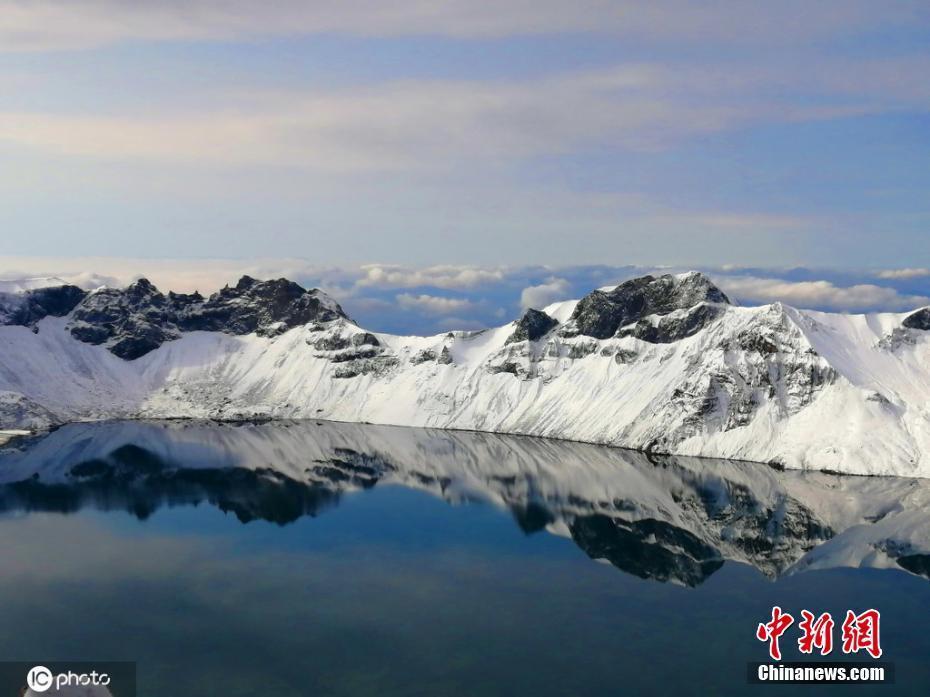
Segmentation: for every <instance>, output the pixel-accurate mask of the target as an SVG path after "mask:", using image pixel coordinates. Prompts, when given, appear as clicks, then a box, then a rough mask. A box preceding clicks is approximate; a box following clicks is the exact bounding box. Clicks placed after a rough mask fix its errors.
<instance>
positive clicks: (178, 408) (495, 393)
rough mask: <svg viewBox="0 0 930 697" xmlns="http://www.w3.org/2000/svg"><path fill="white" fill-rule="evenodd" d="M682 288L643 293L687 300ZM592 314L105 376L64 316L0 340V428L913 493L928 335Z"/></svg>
mask: <svg viewBox="0 0 930 697" xmlns="http://www.w3.org/2000/svg"><path fill="white" fill-rule="evenodd" d="M698 277H699V275H696V274H685V275H681V276H677V277H662V278H661V279H658V280H655V279H654V280H653V282H650V283H659V282H660V281H661V282H662V283H664V284H665V287H672V288H675V289H678V288H679V287H684V286H687V288H686V290H687V292H686V293H683V294H682V293H679V295H678V296H676V298H679V299H680V297H688V298H691V295H692V293H691V290H689V289H690V288H691V286H693V284H694V283H696V282H697V281H695V279H697V278H698ZM649 287H650V288H652V285H650V286H649ZM619 288H620V287H618V289H619ZM676 292H677V290H676ZM316 293H317V295H316V296H315V297H317V298H320V297H322V294H319V292H318V291H316ZM599 293H600V295H598V294H599ZM603 296H604V294H603V293H602V292H601V291H596V292H595V293H593V294H592V295H591V296H588V298H586V299H585V300H583V301H581V302H579V303H577V304H576V303H575V302H574V301H573V302H567V303H558V304H556V305H554V306H550V307H549V308H546V311H547V313H548V314H549V315H550V316H552V317H554V318H555V319H557V320H559V324H558V325H557V326H556V327H555V328H554V329H552V330H551V331H549V332H548V333H547V334H546V335H545V336H543V337H541V338H539V339H538V340H535V341H510V342H509V341H508V339H510V338H511V335H512V334H513V332H514V329H515V326H516V325H515V323H511V324H508V325H505V326H503V327H499V328H496V329H489V330H486V331H480V332H453V333H449V334H445V335H437V336H434V337H412V336H411V337H404V336H394V335H388V334H372V333H369V332H365V331H364V330H363V329H361V328H360V327H358V326H356V325H355V324H354V323H353V322H352V321H351V320H349V319H348V318H346V317H344V316H338V317H337V318H336V319H330V320H328V321H323V322H310V323H308V324H305V325H299V326H295V327H293V328H290V329H286V330H283V331H281V333H275V332H273V331H272V332H266V334H265V335H261V336H260V335H259V334H257V333H251V334H242V335H233V334H228V333H224V332H219V331H185V332H178V333H177V336H178V338H176V339H173V340H170V341H165V342H164V343H161V344H160V345H159V346H158V347H157V348H155V349H154V350H151V351H149V352H148V353H146V354H145V355H142V356H141V357H139V358H136V359H134V360H124V359H123V358H120V357H118V356H116V355H114V354H113V353H111V352H110V351H108V350H107V348H106V346H105V345H92V344H89V343H82V342H81V341H78V340H76V339H75V338H74V337H73V336H72V334H71V333H70V332H69V326H70V325H69V322H71V318H70V317H69V316H64V317H52V316H48V317H45V318H43V319H41V320H40V321H38V322H37V323H35V326H34V327H26V326H0V428H4V429H11V428H22V427H26V428H37V427H42V426H47V425H53V424H57V423H63V422H67V421H74V420H88V419H110V418H145V417H171V418H174V417H197V418H214V419H243V418H254V417H270V418H289V419H297V418H322V419H328V420H339V421H356V422H371V423H380V424H396V425H407V426H426V427H435V428H454V429H469V430H481V431H495V432H504V433H518V434H528V435H537V436H546V437H555V438H564V439H572V440H581V441H590V442H595V443H603V444H609V445H616V446H623V447H628V448H633V449H639V450H647V451H651V452H656V453H674V454H679V455H700V456H706V457H718V458H730V459H745V460H754V461H760V462H774V463H777V464H779V465H781V466H784V467H788V468H801V469H824V470H833V471H837V472H845V473H854V474H895V475H905V476H920V477H930V410H928V397H930V338H928V336H930V334H928V332H925V331H921V330H919V329H914V328H906V327H904V326H903V321H904V318H905V317H906V316H907V315H906V314H874V315H834V314H827V313H819V312H807V311H801V310H797V309H794V308H791V307H787V306H783V305H781V304H777V303H776V304H773V305H765V306H761V307H736V306H733V305H730V304H727V303H726V302H707V301H704V300H700V299H698V301H697V302H694V304H693V305H689V304H688V303H691V302H693V300H694V298H691V299H689V300H688V301H687V303H681V306H680V307H679V306H676V307H675V308H670V307H667V306H665V307H664V308H663V309H662V311H661V313H659V312H657V313H654V314H648V315H643V316H636V317H634V318H633V320H632V321H630V322H629V323H626V324H622V326H621V327H620V328H619V329H617V330H616V331H615V332H614V331H613V328H612V327H611V328H610V332H609V336H607V338H596V337H594V336H590V335H586V334H584V333H581V330H580V329H579V328H582V329H583V327H584V322H585V321H589V322H590V321H591V317H592V316H594V319H597V320H600V319H602V315H597V313H598V312H600V313H602V314H603V312H607V311H608V310H609V311H610V312H615V310H616V307H615V306H610V308H608V310H604V306H602V305H601V304H598V303H602V301H604V297H603ZM663 297H664V296H663ZM611 302H613V301H611ZM663 302H664V300H663ZM335 307H338V306H335ZM592 308H593V309H592ZM611 308H613V309H611ZM624 311H625V310H624ZM585 313H587V314H585ZM592 313H594V315H592ZM621 315H622V313H621ZM621 315H614V316H613V317H614V319H616V317H617V316H621ZM622 316H623V317H626V315H622ZM623 321H624V322H625V321H626V320H625V319H624V320H623ZM584 331H592V332H593V330H584ZM598 331H599V330H598ZM594 333H596V332H594Z"/></svg>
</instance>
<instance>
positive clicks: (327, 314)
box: [65, 276, 374, 360]
mask: <svg viewBox="0 0 930 697" xmlns="http://www.w3.org/2000/svg"><path fill="white" fill-rule="evenodd" d="M65 314H67V313H65ZM337 319H347V317H346V314H345V313H344V312H343V311H342V308H341V307H339V305H338V304H337V303H336V302H335V301H333V300H332V299H331V298H329V297H328V296H326V295H325V294H323V293H321V292H320V291H317V290H311V291H307V290H305V289H304V288H302V287H301V286H299V285H298V284H296V283H294V282H293V281H288V280H286V279H283V278H280V279H275V280H270V281H257V280H255V279H254V278H251V277H249V276H243V277H242V278H241V279H240V280H239V282H238V283H237V284H236V285H235V286H233V287H230V286H226V287H225V288H223V289H222V290H220V291H219V292H217V293H214V294H213V295H211V296H210V297H209V298H207V299H204V298H203V296H201V295H200V294H199V293H192V294H178V293H169V294H168V295H167V296H165V295H164V294H162V293H161V292H160V291H159V290H158V289H157V288H156V287H155V286H154V285H152V283H151V282H150V281H149V280H147V279H145V278H142V279H139V280H138V281H136V282H134V283H132V284H130V285H129V286H128V287H126V288H122V289H119V288H102V289H100V290H97V291H95V292H93V293H90V294H88V295H87V296H86V297H84V298H83V299H82V300H81V302H79V303H78V304H77V306H76V307H75V308H74V313H73V315H72V318H71V322H70V324H69V330H70V332H71V335H72V336H73V337H74V338H75V339H77V340H78V341H83V342H84V343H88V344H106V346H107V348H108V349H109V350H110V352H111V353H113V354H115V355H117V356H119V357H120V358H123V359H126V360H135V359H136V358H140V357H141V356H144V355H145V354H147V353H149V352H150V351H153V350H154V349H156V348H158V347H159V346H161V345H162V344H163V343H164V342H166V341H172V340H174V339H177V338H178V337H180V335H181V333H182V332H192V331H212V332H223V333H226V334H239V335H241V334H251V333H253V332H254V333H256V334H259V335H260V336H274V335H276V334H280V333H282V332H284V331H287V330H288V329H291V328H293V327H296V326H300V325H304V324H307V323H309V322H330V321H333V320H337ZM367 336H369V337H371V339H374V337H373V336H371V335H367Z"/></svg>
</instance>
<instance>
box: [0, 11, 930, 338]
mask: <svg viewBox="0 0 930 697" xmlns="http://www.w3.org/2000/svg"><path fill="white" fill-rule="evenodd" d="M927 75H930V4H928V3H927V2H926V0H918V1H911V0H885V1H878V0H870V1H863V0H819V1H818V2H815V3H812V2H809V0H805V1H803V2H802V1H798V0H782V1H781V2H746V1H745V0H735V1H723V0H708V1H707V2H701V3H695V2H684V1H681V0H651V1H649V2H623V1H622V0H575V1H574V2H571V3H568V2H564V0H495V1H494V2H491V1H490V0H446V1H442V0H432V1H431V2H424V1H423V0H396V1H395V2H391V3H384V2H381V1H380V0H315V1H314V0H304V1H297V0H266V1H265V2H262V3H255V2H248V1H246V0H136V1H135V2H132V3H127V2H123V1H122V0H72V1H71V2H68V3H63V2H56V1H55V0H30V1H29V2H23V1H12V2H11V1H9V0H0V230H2V232H0V242H2V245H0V255H2V258H0V278H9V277H11V274H14V273H16V272H17V271H20V270H31V271H32V272H36V273H38V272H42V273H45V272H49V273H60V274H72V275H73V274H78V275H80V274H83V275H84V277H85V279H86V278H90V277H91V276H92V275H93V274H98V275H100V276H101V277H104V276H105V277H108V278H117V279H121V280H125V279H127V278H132V277H136V276H138V275H140V274H146V275H154V276H156V277H161V278H163V279H164V282H165V283H168V284H171V285H174V286H178V287H176V288H175V289H177V290H183V289H184V287H182V286H185V284H187V285H193V286H196V287H199V288H201V290H211V289H212V288H215V287H218V286H219V285H222V283H224V282H231V281H235V278H234V276H235V274H237V273H239V272H240V271H241V270H243V269H255V268H258V269H260V270H265V271H267V272H269V273H271V272H274V271H278V270H281V271H284V270H291V271H294V272H296V273H298V274H302V276H301V278H302V279H304V280H305V281H307V282H316V283H319V284H321V285H324V286H329V287H332V288H335V289H337V291H338V292H342V293H343V298H344V300H345V301H346V302H347V303H350V302H352V303H355V302H359V301H358V298H368V299H371V298H374V299H376V300H381V301H384V302H388V301H390V302H391V303H392V304H393V305H406V307H407V308H408V310H407V312H409V313H411V316H413V314H414V313H417V312H418V313H420V314H418V315H417V317H419V319H417V320H415V321H414V320H411V321H410V322H408V323H405V322H403V321H400V320H397V325H398V326H399V327H402V328H407V329H417V330H420V331H426V330H427V329H428V328H435V327H439V326H443V325H444V320H445V319H461V320H463V321H464V322H465V323H472V324H480V323H485V324H486V323H488V322H490V321H492V319H493V318H494V317H496V316H498V315H499V314H501V311H503V315H504V316H507V317H510V316H511V315H512V314H513V313H514V312H517V311H519V309H520V306H521V305H522V304H523V295H524V291H526V290H527V289H531V288H535V287H537V286H545V287H547V288H549V290H551V291H552V293H554V292H555V291H557V290H561V291H566V292H572V293H574V294H575V295H577V294H578V293H579V292H581V291H582V290H585V291H586V290H588V289H589V288H582V285H583V284H584V283H588V284H590V283H600V282H602V281H604V279H608V280H611V281H613V280H616V279H617V278H620V277H624V276H625V274H626V273H627V271H628V270H629V269H630V268H632V267H636V268H638V269H650V268H654V267H659V266H661V267H666V266H667V267H675V268H706V269H716V270H717V273H721V274H724V275H726V276H728V277H729V278H731V279H734V278H741V279H742V280H741V281H740V283H741V284H742V285H741V286H740V288H739V291H740V294H742V295H743V296H744V297H745V298H746V299H747V300H749V301H760V302H761V301H767V300H770V299H773V298H780V297H781V296H787V298H789V299H793V300H795V301H796V304H806V305H810V306H816V307H822V308H835V309H847V310H860V309H862V310H871V309H900V308H901V307H902V306H903V305H906V304H909V303H912V301H914V300H916V299H918V298H920V297H923V296H924V295H930V287H928V286H930V278H928V277H926V276H924V275H921V271H922V270H923V269H925V268H928V267H930V234H928V232H930V195H928V193H930V167H928V162H930V80H928V79H927ZM452 267H455V268H456V269H457V271H456V273H459V274H460V275H463V276H462V277H463V278H465V277H468V278H471V277H479V278H483V280H482V281H481V283H483V284H484V285H483V286H481V285H480V284H479V285H473V286H469V287H458V288H456V287H452V286H448V285H446V286H443V285H442V283H440V284H439V285H431V283H433V282H435V281H436V279H435V278H432V277H430V274H435V272H434V271H430V269H437V268H439V269H449V268H452ZM372 269H401V270H402V275H403V274H407V275H409V274H415V273H419V274H420V276H419V277H417V276H416V275H414V276H411V277H410V278H407V279H406V280H407V281H410V282H409V283H407V284H406V285H403V286H401V285H399V284H398V283H396V282H390V281H384V280H383V278H382V279H380V280H374V281H373V280H371V279H369V278H368V275H369V274H370V273H371V270H372ZM502 269H503V271H502ZM591 269H601V271H596V272H592V271H591ZM605 269H607V270H605ZM727 269H730V271H727ZM732 269H743V270H746V269H749V270H750V271H752V273H749V272H745V273H743V272H742V271H740V272H734V271H732ZM809 269H820V270H821V271H822V272H820V273H819V274H813V273H812V272H810V271H808V270H809ZM901 269H911V270H912V271H914V272H915V273H913V274H911V275H910V276H907V277H906V278H905V277H903V276H902V277H893V276H889V275H888V272H891V271H894V270H898V271H900V270H901ZM824 270H828V271H824ZM324 272H325V273H324ZM397 273H401V272H396V271H395V274H397ZM443 273H445V272H443ZM883 273H884V274H885V275H884V276H882V274H883ZM159 274H160V276H159ZM424 274H425V276H424ZM475 274H477V276H475ZM482 274H484V276H483V277H482ZM905 275H906V274H905ZM602 277H603V278H602ZM398 278H399V276H398ZM366 279H367V280H366ZM156 280H157V278H156ZM776 281H777V282H780V283H781V284H782V285H776V284H775V282H776ZM563 282H564V283H563ZM728 282H729V283H731V286H732V284H733V283H735V281H732V280H731V281H728ZM358 283H362V285H357V284H358ZM366 283H367V285H365V284H366ZM499 283H503V284H504V285H503V286H500V287H499V286H498V285H495V284H499ZM799 283H800V284H808V285H801V286H796V285H795V286H789V285H784V284H799ZM810 284H820V285H810ZM824 284H825V285H824ZM859 286H866V288H865V289H862V288H859ZM870 286H874V288H870ZM501 288H506V289H507V291H506V293H504V292H503V291H502V290H501ZM876 289H877V290H876ZM527 292H529V294H530V296H532V295H533V293H534V292H537V293H541V294H545V293H547V292H549V291H547V290H541V291H532V290H530V291H527ZM481 293H483V295H481ZM552 293H550V295H551V294H552ZM360 294H362V295H360ZM432 298H438V299H439V300H446V301H448V302H445V303H443V302H437V301H434V300H432ZM488 298H493V299H492V300H488ZM455 301H461V302H459V303H456V302H455ZM366 302H367V300H366ZM372 302H374V301H372ZM481 303H484V304H481ZM362 304H363V303H359V306H358V308H357V311H358V312H363V313H364V312H368V310H365V309H363V308H362ZM376 304H377V303H374V304H372V305H371V307H372V308H374V307H375V305H376ZM479 304H480V305H481V306H480V308H479V307H477V306H478V305H479ZM382 310H383V308H382ZM371 312H372V314H373V315H375V316H377V315H376V311H375V310H374V309H372V310H371ZM430 318H432V319H430Z"/></svg>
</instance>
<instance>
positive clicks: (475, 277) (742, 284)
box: [0, 257, 930, 334]
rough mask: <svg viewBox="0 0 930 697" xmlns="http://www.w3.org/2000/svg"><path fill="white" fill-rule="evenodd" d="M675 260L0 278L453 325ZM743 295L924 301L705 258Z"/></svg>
mask: <svg viewBox="0 0 930 697" xmlns="http://www.w3.org/2000/svg"><path fill="white" fill-rule="evenodd" d="M680 270H683V269H679V268H662V269H657V268H654V267H653V268H650V267H634V266H609V265H591V266H565V267H549V266H514V267H505V266H500V267H481V266H473V265H450V264H445V265H434V266H423V267H413V266H398V265H379V264H367V265H362V266H346V267H337V266H322V265H315V264H311V263H309V262H307V261H303V260H298V259H280V260H276V259H267V260H260V261H255V262H247V261H243V260H190V259H187V260H168V259H164V260H151V259H148V260H146V259H108V258H87V259H55V258H17V257H6V258H4V257H0V280H10V279H18V278H30V277H38V276H55V277H58V278H61V279H63V280H65V281H68V282H71V283H75V284H78V285H81V286H83V287H85V288H92V287H96V286H99V285H124V284H126V283H129V282H130V281H132V280H133V279H134V278H137V277H139V276H143V275H144V276H146V277H147V278H149V279H150V280H152V281H153V282H154V283H155V284H156V285H157V286H158V287H159V288H161V289H162V290H164V291H167V290H174V291H178V292H190V291H193V290H199V291H200V292H201V293H205V294H206V293H210V292H213V291H214V290H216V289H218V288H220V287H222V286H223V285H225V284H227V283H234V282H235V281H236V280H237V279H238V277H239V276H241V275H242V274H249V275H252V276H255V277H257V278H276V277H282V276H283V277H287V278H291V279H293V280H296V281H298V282H300V283H302V284H303V285H305V286H308V287H310V286H315V287H319V288H322V289H323V290H325V291H326V292H328V293H330V294H331V295H333V296H334V297H335V298H337V299H338V300H339V302H340V303H341V304H342V305H343V307H345V309H346V310H347V311H348V312H349V314H350V315H352V316H353V317H355V318H356V319H357V320H359V321H360V322H361V323H362V324H363V325H364V326H366V327H369V328H371V329H376V330H381V331H390V332H395V333H412V334H432V333H438V332H442V331H447V330H449V329H455V328H480V327H487V326H495V325H499V324H502V323H504V322H506V321H507V320H509V319H514V318H516V317H517V316H518V315H519V314H520V313H521V312H522V311H523V310H525V309H526V308H527V307H536V308H541V307H544V306H546V305H548V304H550V303H552V302H555V301H558V300H567V299H570V298H578V297H581V296H582V295H585V294H586V293H588V292H590V291H591V290H593V289H594V288H599V287H603V286H607V285H611V284H616V283H619V282H621V281H623V280H625V279H627V278H631V277H633V276H637V275H642V274H645V273H666V272H674V271H680ZM702 270H704V271H706V272H708V273H709V274H710V275H711V276H712V277H713V278H714V280H715V281H716V282H717V283H718V284H719V285H720V286H721V287H722V288H723V289H724V290H725V291H726V292H727V293H728V294H729V295H730V297H731V298H732V299H733V300H734V301H736V302H739V303H741V304H744V305H758V304H765V303H769V302H774V301H782V302H785V303H787V304H790V305H794V306H797V307H802V308H807V309H820V310H829V311H841V312H879V311H895V312H899V311H906V310H910V309H913V308H916V307H920V306H923V305H928V304H930V278H927V275H925V274H922V273H918V272H917V271H918V270H915V269H899V270H894V269H886V270H879V271H874V270H873V271H868V270H864V271H850V270H829V269H816V270H810V269H759V268H752V269H746V268H716V269H715V268H705V269H702Z"/></svg>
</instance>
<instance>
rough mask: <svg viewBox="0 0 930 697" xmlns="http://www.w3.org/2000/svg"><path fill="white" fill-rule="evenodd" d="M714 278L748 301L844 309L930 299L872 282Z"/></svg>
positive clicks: (903, 306)
mask: <svg viewBox="0 0 930 697" xmlns="http://www.w3.org/2000/svg"><path fill="white" fill-rule="evenodd" d="M714 280H715V281H716V282H717V284H718V285H719V286H720V287H721V288H722V289H723V290H724V292H726V293H727V295H729V296H730V297H731V298H732V299H734V300H737V301H739V302H743V303H749V304H753V303H770V302H774V301H776V300H778V301H781V302H784V303H786V304H788V305H793V306H796V307H801V308H808V307H817V308H824V309H829V310H838V311H843V312H853V311H869V310H909V309H912V308H915V307H919V306H922V305H927V304H930V298H927V297H924V296H919V295H901V294H900V293H898V291H896V290H895V289H894V288H887V287H884V286H878V285H873V284H870V283H861V284H857V285H852V286H845V287H843V286H837V285H835V284H833V283H831V282H830V281H785V280H781V279H777V278H758V277H755V276H738V277H726V276H719V277H717V278H716V279H714Z"/></svg>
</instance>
